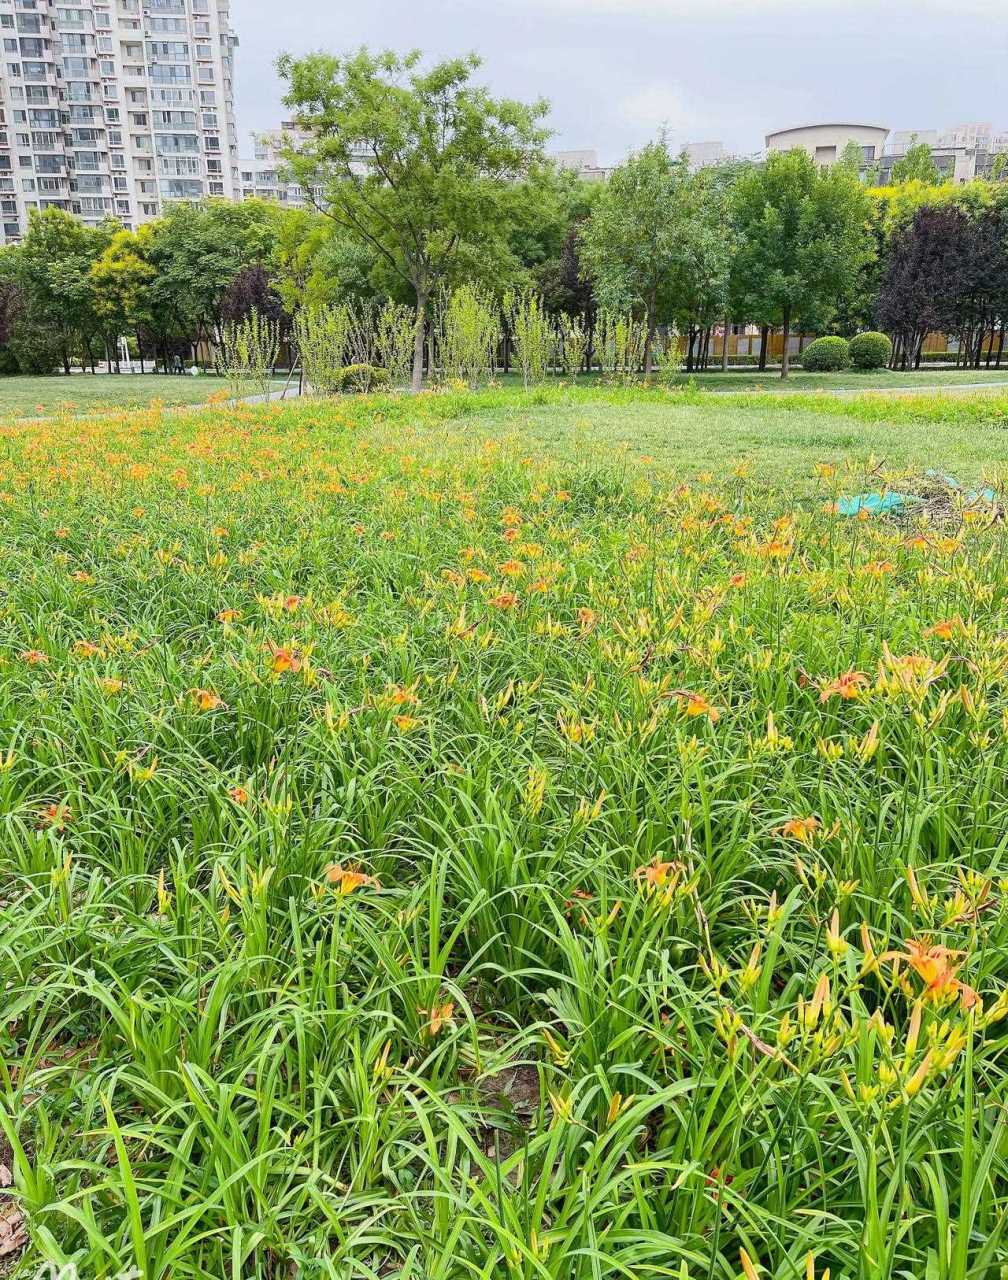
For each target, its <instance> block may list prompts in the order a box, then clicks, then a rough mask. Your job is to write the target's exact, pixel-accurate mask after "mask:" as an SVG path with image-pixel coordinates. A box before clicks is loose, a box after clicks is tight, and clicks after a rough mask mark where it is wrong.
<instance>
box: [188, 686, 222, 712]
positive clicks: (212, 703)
mask: <svg viewBox="0 0 1008 1280" xmlns="http://www.w3.org/2000/svg"><path fill="white" fill-rule="evenodd" d="M192 699H193V701H194V702H195V703H196V706H197V707H198V708H199V709H200V711H218V710H220V708H221V707H223V706H224V699H223V698H219V697H218V696H217V694H216V693H214V692H213V690H212V689H194V690H193V691H192Z"/></svg>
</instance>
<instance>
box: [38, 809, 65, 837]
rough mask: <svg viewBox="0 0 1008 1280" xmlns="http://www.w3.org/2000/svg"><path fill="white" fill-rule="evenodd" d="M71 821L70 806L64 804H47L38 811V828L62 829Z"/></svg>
mask: <svg viewBox="0 0 1008 1280" xmlns="http://www.w3.org/2000/svg"><path fill="white" fill-rule="evenodd" d="M71 822H73V814H72V813H71V812H70V806H69V805H65V804H47V805H45V806H44V807H43V808H41V809H40V810H39V812H38V823H37V825H38V826H39V828H43V827H48V828H50V829H51V830H53V831H63V830H64V829H65V828H66V827H67V826H68V825H69V824H70V823H71Z"/></svg>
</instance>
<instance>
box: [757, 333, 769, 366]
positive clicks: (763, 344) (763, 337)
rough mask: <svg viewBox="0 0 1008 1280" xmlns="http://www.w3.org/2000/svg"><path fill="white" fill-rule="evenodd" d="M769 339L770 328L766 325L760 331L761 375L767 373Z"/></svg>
mask: <svg viewBox="0 0 1008 1280" xmlns="http://www.w3.org/2000/svg"><path fill="white" fill-rule="evenodd" d="M769 337H770V326H769V325H768V324H765V325H764V326H763V328H762V329H760V349H759V368H760V373H766V358H767V341H768V339H769Z"/></svg>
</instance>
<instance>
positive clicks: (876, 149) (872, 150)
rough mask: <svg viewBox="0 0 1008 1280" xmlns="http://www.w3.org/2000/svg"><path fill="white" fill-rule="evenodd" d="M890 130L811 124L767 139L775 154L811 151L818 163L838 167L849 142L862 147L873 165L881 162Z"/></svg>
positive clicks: (770, 149)
mask: <svg viewBox="0 0 1008 1280" xmlns="http://www.w3.org/2000/svg"><path fill="white" fill-rule="evenodd" d="M888 136H889V130H888V129H886V128H884V127H883V126H881V125H871V124H849V123H847V124H843V123H841V124H810V125H802V126H800V127H799V128H797V129H781V130H779V131H778V132H777V133H769V134H767V137H766V149H767V151H768V152H771V151H795V150H797V149H801V150H802V151H807V152H808V153H809V155H810V156H811V157H812V159H813V160H815V162H816V163H817V164H820V165H834V164H836V162H837V161H838V160H839V159H840V157H841V156H842V155H843V152H844V148H845V147H846V146H847V144H848V143H850V142H854V143H856V144H857V146H859V147H860V148H861V154H862V161H863V163H865V164H873V163H874V162H875V161H876V160H878V159H879V158H880V157H881V155H882V151H883V148H884V147H885V141H886V138H888Z"/></svg>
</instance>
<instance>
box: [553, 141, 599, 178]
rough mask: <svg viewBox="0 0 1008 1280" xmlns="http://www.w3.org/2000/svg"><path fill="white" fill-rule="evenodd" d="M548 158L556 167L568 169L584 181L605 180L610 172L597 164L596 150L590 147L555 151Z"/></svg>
mask: <svg viewBox="0 0 1008 1280" xmlns="http://www.w3.org/2000/svg"><path fill="white" fill-rule="evenodd" d="M550 159H551V160H552V161H553V163H554V164H555V165H556V166H557V168H558V169H568V170H570V171H571V172H572V173H576V174H577V175H578V176H579V177H581V178H584V180H585V181H586V182H605V180H606V178H608V177H609V174H610V173H611V172H612V170H611V169H604V168H603V167H602V166H601V165H600V164H599V161H598V152H597V151H594V150H591V149H590V148H589V149H586V150H583V151H555V152H554V153H553V154H552V155H551V156H550Z"/></svg>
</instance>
